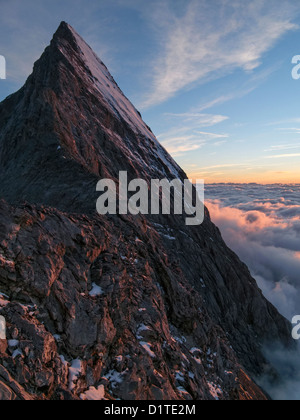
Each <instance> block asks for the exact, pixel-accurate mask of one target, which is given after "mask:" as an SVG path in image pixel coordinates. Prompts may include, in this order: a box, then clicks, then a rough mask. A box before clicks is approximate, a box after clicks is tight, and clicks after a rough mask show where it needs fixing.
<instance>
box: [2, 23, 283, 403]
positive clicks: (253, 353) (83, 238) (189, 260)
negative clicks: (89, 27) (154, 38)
mask: <svg viewBox="0 0 300 420" xmlns="http://www.w3.org/2000/svg"><path fill="white" fill-rule="evenodd" d="M0 164H1V165H0V168H1V169H0V197H1V199H2V201H1V202H0V315H1V316H3V317H4V318H5V320H6V324H7V341H6V340H5V341H4V340H0V343H1V346H0V398H1V399H8V400H14V399H25V400H27V399H58V400H59V399H62V400H63V399H69V400H70V399H71V400H72V399H79V398H81V399H86V398H90V397H91V396H95V398H107V399H111V400H113V399H129V400H134V399H153V400H161V399H179V400H193V399H194V400H197V399H203V400H209V399H225V400H229V399H237V400H239V399H241V400H245V399H266V398H267V396H266V395H265V393H264V391H263V390H261V389H260V388H259V387H258V386H257V385H256V384H255V383H254V381H253V378H254V377H255V378H259V377H260V376H261V375H264V374H265V373H266V372H269V373H270V372H271V373H272V374H273V375H274V376H276V371H275V370H274V367H273V366H271V365H270V364H269V363H268V361H267V360H266V359H265V357H264V356H263V345H266V344H268V343H274V342H280V343H281V344H283V345H284V346H291V339H290V336H291V334H290V325H289V324H288V322H287V321H286V320H285V319H284V318H283V317H281V316H280V315H279V313H278V312H277V311H276V309H275V308H274V307H273V306H272V305H271V304H270V303H269V302H267V301H266V299H265V298H264V297H263V295H262V293H261V291H260V290H259V288H258V287H257V285H256V282H255V281H254V280H253V278H252V277H251V276H250V273H249V271H248V269H247V267H246V266H245V265H244V264H243V263H241V261H240V260H239V259H238V257H237V256H236V255H235V254H234V253H233V252H232V251H230V250H229V249H228V248H227V246H226V245H225V243H224V241H223V240H222V237H221V235H220V232H219V230H218V229H217V228H216V227H215V226H214V225H213V224H212V222H211V220H210V217H209V214H208V211H207V210H206V211H205V221H204V223H203V224H202V225H201V226H194V227H190V226H186V224H185V219H184V218H183V217H182V216H175V215H169V216H162V215H160V216H141V215H140V216H99V215H97V214H96V200H97V193H96V184H97V182H98V180H99V179H100V178H103V177H106V178H111V179H113V180H116V181H117V179H118V174H119V172H120V171H127V172H128V176H129V177H130V178H131V179H134V178H142V179H145V180H147V181H149V180H150V179H162V178H167V179H169V180H171V179H174V178H179V179H181V180H182V181H184V179H185V178H186V175H185V174H184V172H183V171H182V170H181V169H180V168H179V167H178V165H177V164H176V163H175V162H174V161H173V159H172V158H171V157H170V156H169V155H168V153H167V152H166V151H165V150H164V149H163V148H162V146H161V145H160V144H159V143H158V141H157V140H156V138H155V136H154V135H153V133H152V132H151V130H150V128H149V127H148V126H147V125H146V124H145V123H144V122H143V121H142V118H141V116H140V114H139V113H138V111H136V109H135V108H134V107H133V105H132V104H131V103H130V102H129V101H128V99H126V97H125V96H124V95H123V94H122V92H121V91H120V89H119V88H118V86H117V85H116V83H115V81H114V80H113V78H112V76H111V75H110V74H109V72H108V70H107V68H106V67H105V66H104V64H103V63H102V62H101V61H100V60H99V59H98V58H97V57H96V56H95V54H94V53H93V52H92V50H91V49H90V48H89V47H88V46H87V45H86V43H85V42H84V41H83V40H82V38H81V37H80V36H79V35H78V34H77V33H76V32H75V31H74V29H72V28H71V27H70V26H69V25H67V24H66V23H62V24H61V25H60V27H59V29H58V31H57V32H56V34H55V35H54V38H53V40H52V41H51V44H50V46H49V47H48V48H47V49H46V50H45V52H44V54H43V55H42V57H41V58H40V60H39V61H38V62H37V63H36V64H35V66H34V70H33V73H32V75H31V76H30V77H29V78H28V80H27V82H26V84H25V85H24V87H23V88H22V89H21V90H20V91H18V92H17V93H15V94H14V95H11V96H10V97H8V98H7V99H6V100H5V101H4V102H2V103H1V104H0Z"/></svg>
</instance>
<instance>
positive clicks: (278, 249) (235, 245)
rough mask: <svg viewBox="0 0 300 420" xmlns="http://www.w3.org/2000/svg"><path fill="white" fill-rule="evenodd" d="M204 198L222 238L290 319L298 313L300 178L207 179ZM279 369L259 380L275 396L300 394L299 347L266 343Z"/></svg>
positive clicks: (287, 397)
mask: <svg viewBox="0 0 300 420" xmlns="http://www.w3.org/2000/svg"><path fill="white" fill-rule="evenodd" d="M205 196H206V199H205V203H206V205H207V207H208V208H209V210H210V213H211V217H212V220H213V222H214V223H215V224H216V225H217V226H218V227H219V228H220V230H221V232H222V235H223V238H224V240H225V242H226V243H227V244H228V246H229V247H230V248H231V249H233V250H234V251H235V252H236V253H237V255H238V256H239V257H240V259H241V260H242V261H244V262H245V263H246V264H247V265H248V267H249V269H250V271H251V274H252V275H253V277H254V278H255V279H256V280H257V283H258V285H259V287H260V288H261V289H262V291H263V293H264V295H265V296H266V298H267V299H268V300H269V301H271V302H272V303H273V304H274V306H276V307H277V309H278V310H279V312H281V313H282V314H283V315H284V316H285V317H286V318H287V319H288V320H290V321H292V318H293V317H294V316H295V315H300V184H298V185H294V184H293V185H257V184H245V185H244V184H213V185H206V189H205ZM266 356H267V357H268V359H269V360H271V361H272V362H273V364H274V366H276V368H277V369H278V371H279V372H280V373H281V377H282V378H283V381H282V382H281V383H280V384H274V383H271V382H270V381H269V378H263V379H262V380H261V381H260V385H261V386H263V388H264V389H266V390H267V391H268V392H269V394H270V395H271V396H272V398H273V399H275V400H299V399H300V350H298V351H295V352H292V353H287V351H286V350H284V349H280V348H273V349H266Z"/></svg>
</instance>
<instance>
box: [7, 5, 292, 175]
mask: <svg viewBox="0 0 300 420" xmlns="http://www.w3.org/2000/svg"><path fill="white" fill-rule="evenodd" d="M0 10H1V14H0V35H1V36H0V55H3V56H5V58H6V60H7V73H8V77H7V79H6V80H0V100H2V99H4V98H5V97H6V96H7V95H9V94H11V93H13V92H14V91H15V90H16V89H18V88H19V87H21V85H22V84H23V83H24V81H25V80H26V78H27V76H28V75H29V74H30V72H31V70H32V65H33V62H34V61H35V60H36V59H37V58H38V57H39V56H40V55H41V53H42V52H43V50H44V48H45V47H46V46H47V45H48V44H49V41H50V39H51V38H52V35H53V33H54V32H55V30H56V28H57V27H58V25H59V23H60V21H62V20H65V21H67V22H68V23H70V24H71V25H72V26H73V27H74V28H75V29H76V30H77V31H78V32H79V33H80V34H81V35H82V36H83V37H84V38H85V39H86V41H87V42H88V43H89V44H90V45H91V47H92V48H93V49H94V50H95V52H96V53H97V54H98V55H99V56H100V58H101V59H102V60H103V61H104V62H105V63H106V65H107V66H108V67H109V69H110V71H111V73H112V74H113V76H114V77H115V79H116V81H117V82H118V84H119V85H120V87H121V89H122V90H123V91H124V93H125V94H126V95H127V96H128V97H129V99H131V101H132V102H133V103H134V104H135V105H136V107H137V108H139V109H140V110H141V112H142V114H143V118H144V120H145V121H146V122H147V123H148V124H149V125H150V126H151V128H152V129H153V131H154V133H155V134H156V135H157V137H158V139H159V140H160V141H161V142H162V143H163V144H164V146H165V147H166V148H167V149H168V151H169V152H170V153H171V154H172V155H173V156H174V158H175V159H176V160H177V161H178V163H179V164H180V165H181V166H182V167H183V168H184V169H185V170H186V171H187V172H188V174H189V175H190V176H192V177H197V178H204V179H205V181H206V182H207V183H208V182H258V183H274V182H281V183H294V182H298V183H299V182H300V165H299V162H300V106H299V102H300V80H298V81H297V80H294V79H293V78H292V74H291V72H292V69H293V64H292V58H293V57H294V56H295V55H300V2H299V0H272V1H270V0H252V1H245V0H151V1H146V0H84V1H83V0H64V1H61V0H60V1H59V0H51V1H50V0H26V1H24V0H10V1H7V0H0Z"/></svg>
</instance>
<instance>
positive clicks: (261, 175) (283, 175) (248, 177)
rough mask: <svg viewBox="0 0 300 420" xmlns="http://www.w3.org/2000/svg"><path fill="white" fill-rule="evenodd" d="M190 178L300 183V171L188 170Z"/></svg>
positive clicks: (224, 181)
mask: <svg viewBox="0 0 300 420" xmlns="http://www.w3.org/2000/svg"><path fill="white" fill-rule="evenodd" d="M188 176H189V178H190V179H193V180H196V179H204V181H205V183H206V184H214V183H216V184H218V183H225V184H226V183H235V184H249V183H256V184H262V185H264V184H300V172H297V173H295V172H294V171H293V172H288V171H287V172H275V171H274V172H273V171H272V172H271V171H260V172H256V173H252V172H251V173H249V172H248V171H244V172H243V171H235V172H233V171H232V172H229V171H224V172H223V173H221V172H218V173H213V172H212V173H211V174H210V173H208V172H206V171H203V172H201V171H198V172H192V171H188Z"/></svg>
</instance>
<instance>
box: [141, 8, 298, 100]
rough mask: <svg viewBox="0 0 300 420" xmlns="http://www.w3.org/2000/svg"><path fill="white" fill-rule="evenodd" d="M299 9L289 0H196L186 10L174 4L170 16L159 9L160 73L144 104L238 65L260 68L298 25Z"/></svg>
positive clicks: (157, 66)
mask: <svg viewBox="0 0 300 420" xmlns="http://www.w3.org/2000/svg"><path fill="white" fill-rule="evenodd" d="M165 7H166V6H165ZM296 9H297V10H299V5H298V6H297V5H295V3H294V2H292V1H289V0H287V1H285V2H284V3H283V2H281V1H279V0H273V1H272V2H269V1H267V0H253V1H251V2H244V1H241V0H233V1H228V0H215V1H214V2H211V1H210V0H192V1H190V2H188V3H187V6H186V10H185V11H184V12H183V14H181V15H180V16H179V15H178V13H175V12H174V10H173V9H172V6H170V7H169V14H168V17H167V19H166V16H165V13H163V14H162V17H161V18H160V17H159V15H158V13H157V12H156V13H155V18H156V19H158V23H157V25H158V26H159V30H160V31H161V41H160V43H161V48H162V52H161V54H160V57H159V58H158V60H156V62H155V64H154V65H153V66H152V68H151V72H152V73H153V74H154V77H153V81H152V86H151V93H150V94H149V96H148V98H147V100H146V101H145V103H144V107H150V106H153V105H156V104H159V103H162V102H164V101H166V100H168V99H170V98H172V97H173V96H174V95H175V94H176V93H178V92H179V91H181V90H182V89H185V88H188V87H191V86H193V84H195V83H200V82H205V81H208V80H211V79H213V78H219V77H222V76H224V75H226V74H229V73H230V72H232V71H234V70H236V69H242V70H244V71H245V72H251V71H252V70H254V69H256V68H257V67H259V65H260V64H261V60H262V57H263V55H264V54H265V53H266V52H267V51H268V50H270V49H271V48H272V47H273V46H274V45H275V43H276V42H277V41H278V40H279V39H280V38H281V37H282V36H283V35H284V34H286V33H287V32H288V31H291V30H293V29H296V28H297V26H296V25H295V24H294V23H293V18H294V16H295V10H296ZM162 20H164V22H163V23H162Z"/></svg>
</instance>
